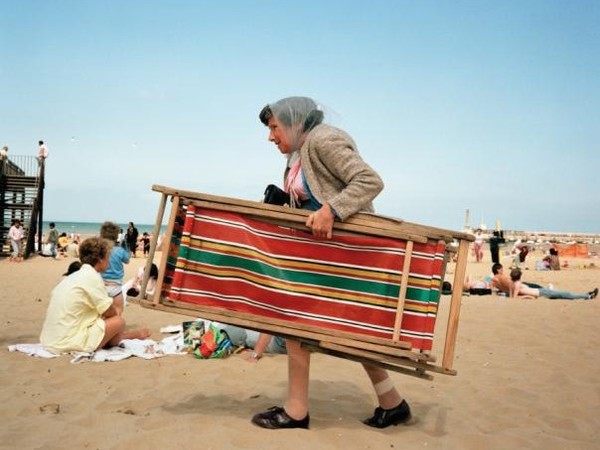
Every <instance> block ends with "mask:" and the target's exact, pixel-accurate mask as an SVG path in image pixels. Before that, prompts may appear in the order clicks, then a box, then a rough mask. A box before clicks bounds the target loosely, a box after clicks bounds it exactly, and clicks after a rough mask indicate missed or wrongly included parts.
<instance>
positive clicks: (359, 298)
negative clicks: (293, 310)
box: [177, 261, 397, 308]
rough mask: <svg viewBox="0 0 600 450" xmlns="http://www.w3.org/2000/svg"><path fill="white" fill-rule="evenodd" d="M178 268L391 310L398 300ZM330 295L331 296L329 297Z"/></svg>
mask: <svg viewBox="0 0 600 450" xmlns="http://www.w3.org/2000/svg"><path fill="white" fill-rule="evenodd" d="M177 267H178V268H180V269H183V268H185V269H187V270H190V269H191V270H193V271H195V272H198V273H204V274H208V275H214V276H218V277H227V276H231V277H239V278H242V279H244V280H247V281H251V282H254V283H256V284H259V285H261V286H269V287H272V288H275V289H279V290H282V291H291V292H298V293H300V294H307V295H320V296H326V297H331V298H335V299H343V300H347V301H351V302H355V303H363V304H370V305H378V306H385V307H389V308H394V307H395V306H396V304H397V301H396V300H383V299H382V298H381V297H377V296H373V295H372V294H363V293H361V294H360V295H356V294H349V293H346V292H341V291H339V290H337V289H328V288H324V287H318V288H314V287H311V286H308V285H305V284H293V283H288V282H285V281H279V280H276V279H274V278H271V277H263V276H260V275H256V274H252V273H249V272H246V271H243V270H241V269H215V268H211V267H208V266H205V265H203V264H201V263H200V264H197V263H190V262H188V263H187V264H184V263H182V262H179V261H178V262H177ZM328 294H329V295H328Z"/></svg>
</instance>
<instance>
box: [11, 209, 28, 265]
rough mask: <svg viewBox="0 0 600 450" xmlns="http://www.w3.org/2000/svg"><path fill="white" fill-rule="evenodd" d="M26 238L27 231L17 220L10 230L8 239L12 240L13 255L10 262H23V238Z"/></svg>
mask: <svg viewBox="0 0 600 450" xmlns="http://www.w3.org/2000/svg"><path fill="white" fill-rule="evenodd" d="M24 236H25V230H23V227H22V226H21V221H20V220H19V219H15V220H14V222H13V224H12V226H11V227H10V229H9V230H8V238H9V239H10V247H11V249H12V253H11V254H10V258H9V261H10V262H21V261H22V260H23V257H22V255H21V246H22V241H23V237H24Z"/></svg>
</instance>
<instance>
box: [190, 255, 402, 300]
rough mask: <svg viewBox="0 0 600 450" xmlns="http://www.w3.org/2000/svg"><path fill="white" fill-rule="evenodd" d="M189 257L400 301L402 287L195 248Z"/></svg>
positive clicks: (200, 261)
mask: <svg viewBox="0 0 600 450" xmlns="http://www.w3.org/2000/svg"><path fill="white" fill-rule="evenodd" d="M187 257H188V259H190V260H192V261H194V262H198V263H206V264H211V265H213V266H218V267H234V268H239V269H244V270H247V271H249V272H252V273H257V274H261V275H265V276H268V277H271V278H275V279H277V280H282V281H289V282H294V283H302V284H309V285H316V286H322V287H329V288H334V289H344V290H349V291H355V292H359V293H367V294H373V295H379V296H384V297H391V298H397V297H398V292H399V290H398V286H397V285H395V284H392V283H385V282H380V281H370V280H360V279H358V280H357V279H354V278H347V277H341V276H336V275H329V274H321V273H313V272H304V271H294V270H289V269H279V268H276V267H272V266H270V265H268V264H265V263H262V262H260V261H257V260H254V259H248V258H241V257H237V256H231V255H223V254H215V253H212V252H206V251H202V250H196V249H192V248H190V249H189V252H188V255H187Z"/></svg>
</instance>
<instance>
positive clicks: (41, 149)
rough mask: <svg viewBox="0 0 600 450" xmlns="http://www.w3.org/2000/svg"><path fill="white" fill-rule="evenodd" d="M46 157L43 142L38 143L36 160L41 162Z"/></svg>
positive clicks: (45, 148) (46, 151)
mask: <svg viewBox="0 0 600 450" xmlns="http://www.w3.org/2000/svg"><path fill="white" fill-rule="evenodd" d="M47 157H48V147H46V144H44V141H39V142H38V158H39V159H40V161H43V160H44V159H46V158H47Z"/></svg>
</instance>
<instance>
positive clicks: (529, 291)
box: [510, 269, 598, 300]
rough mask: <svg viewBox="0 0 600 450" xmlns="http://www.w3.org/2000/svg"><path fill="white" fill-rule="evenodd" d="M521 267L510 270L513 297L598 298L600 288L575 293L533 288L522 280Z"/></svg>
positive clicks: (511, 294)
mask: <svg viewBox="0 0 600 450" xmlns="http://www.w3.org/2000/svg"><path fill="white" fill-rule="evenodd" d="M521 275H522V272H521V269H513V270H511V271H510V279H511V287H510V296H511V297H513V298H516V297H529V298H538V297H547V298H550V299H553V300H554V299H565V300H576V299H578V298H581V299H584V300H591V299H593V298H596V296H597V295H598V288H595V289H594V290H593V291H590V292H587V293H585V294H573V293H571V292H564V291H555V290H552V289H546V288H539V289H538V288H531V287H529V286H527V285H525V284H524V283H523V282H522V281H521Z"/></svg>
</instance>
